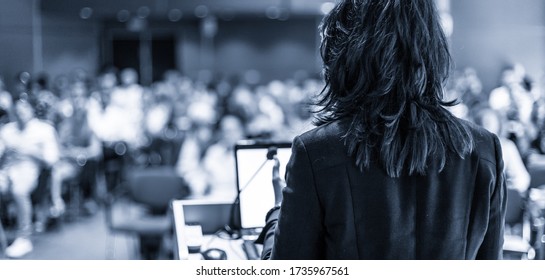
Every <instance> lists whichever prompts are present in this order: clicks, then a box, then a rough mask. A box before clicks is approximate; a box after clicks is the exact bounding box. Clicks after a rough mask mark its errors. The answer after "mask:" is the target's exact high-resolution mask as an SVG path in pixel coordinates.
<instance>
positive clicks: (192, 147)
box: [176, 102, 216, 197]
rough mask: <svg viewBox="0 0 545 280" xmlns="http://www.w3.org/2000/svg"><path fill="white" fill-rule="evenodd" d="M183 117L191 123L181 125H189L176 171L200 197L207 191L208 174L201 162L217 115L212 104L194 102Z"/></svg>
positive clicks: (196, 195)
mask: <svg viewBox="0 0 545 280" xmlns="http://www.w3.org/2000/svg"><path fill="white" fill-rule="evenodd" d="M181 119H182V118H181ZM183 119H184V121H183V122H188V123H190V124H189V125H181V126H187V128H186V129H185V131H186V132H185V137H184V140H183V143H182V146H181V148H180V152H179V154H178V160H177V162H176V172H177V173H178V175H180V176H181V177H183V178H184V179H185V180H186V182H187V183H188V185H189V187H190V189H191V195H192V196H194V197H199V196H203V195H205V193H206V192H207V189H206V174H205V173H204V170H203V169H202V167H201V163H202V159H203V157H204V154H205V153H206V150H207V149H208V147H209V146H210V143H211V141H212V135H213V123H214V122H215V120H216V115H215V111H214V108H213V107H212V106H211V105H210V104H208V103H206V102H193V103H191V105H189V108H188V112H187V117H184V118H183ZM179 122H180V123H181V122H182V121H179ZM179 126H180V125H179Z"/></svg>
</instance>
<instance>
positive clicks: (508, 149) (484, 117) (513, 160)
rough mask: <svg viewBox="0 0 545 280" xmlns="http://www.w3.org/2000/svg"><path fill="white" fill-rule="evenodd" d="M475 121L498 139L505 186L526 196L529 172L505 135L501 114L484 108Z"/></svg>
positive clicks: (515, 148)
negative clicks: (502, 161)
mask: <svg viewBox="0 0 545 280" xmlns="http://www.w3.org/2000/svg"><path fill="white" fill-rule="evenodd" d="M475 121H476V122H477V124H479V125H481V126H483V127H484V128H486V129H487V130H488V131H490V132H492V133H494V134H496V135H497V136H498V138H499V140H500V143H501V148H502V155H503V160H504V170H505V175H506V179H507V180H506V184H507V188H511V189H515V190H517V191H518V192H519V193H520V194H521V195H522V196H523V197H526V192H527V190H528V188H529V186H530V174H529V173H528V170H527V169H526V166H525V165H524V162H523V161H522V158H521V155H520V153H519V150H518V149H517V146H516V145H515V143H514V142H513V141H511V140H509V139H508V138H507V137H505V131H504V129H503V127H502V123H505V121H506V120H502V119H501V115H500V114H498V113H497V112H496V111H494V110H492V109H489V108H486V109H482V110H481V111H480V112H479V113H478V114H477V116H476V118H475Z"/></svg>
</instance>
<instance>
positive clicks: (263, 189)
mask: <svg viewBox="0 0 545 280" xmlns="http://www.w3.org/2000/svg"><path fill="white" fill-rule="evenodd" d="M272 151H275V152H276V155H277V157H278V159H279V160H280V177H281V178H284V177H285V173H286V164H287V163H288V161H289V159H290V156H291V143H289V142H256V141H242V142H238V143H237V144H236V145H235V149H234V152H235V163H236V178H237V191H238V201H239V209H238V210H239V211H238V214H237V215H238V222H239V226H240V232H241V235H242V237H243V238H245V239H255V238H257V236H258V235H259V233H260V232H261V230H262V229H263V227H264V226H265V216H266V214H267V212H268V211H269V210H270V209H271V208H272V207H274V190H273V186H272V170H273V166H274V161H273V160H270V159H268V156H267V154H268V153H271V152H272Z"/></svg>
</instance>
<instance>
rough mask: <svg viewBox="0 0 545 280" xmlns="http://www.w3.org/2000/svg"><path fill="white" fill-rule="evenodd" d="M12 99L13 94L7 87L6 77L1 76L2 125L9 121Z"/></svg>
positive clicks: (0, 104)
mask: <svg viewBox="0 0 545 280" xmlns="http://www.w3.org/2000/svg"><path fill="white" fill-rule="evenodd" d="M12 99H13V98H12V97H11V94H10V93H9V92H8V91H6V89H5V83H4V78H3V77H2V76H0V125H2V124H5V123H8V122H9V119H10V114H11V108H12V105H13V104H12V102H13V100H12Z"/></svg>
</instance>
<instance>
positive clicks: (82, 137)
mask: <svg viewBox="0 0 545 280" xmlns="http://www.w3.org/2000/svg"><path fill="white" fill-rule="evenodd" d="M70 93H71V96H70V99H69V104H68V107H67V109H66V110H64V111H66V112H65V114H66V115H65V116H63V117H64V119H63V120H62V121H61V122H60V123H59V125H58V132H59V140H60V145H61V148H62V150H61V159H60V160H59V161H58V162H57V163H55V165H54V166H53V169H52V174H51V198H52V201H53V206H52V207H51V214H52V216H54V217H58V216H60V215H61V214H62V213H64V210H65V205H64V200H63V198H62V184H63V182H65V181H66V180H68V179H73V178H75V177H76V176H78V175H79V174H80V172H81V170H82V168H83V167H84V166H85V165H86V163H87V162H88V161H90V160H96V159H98V158H99V157H100V155H101V154H102V147H101V144H100V141H99V140H98V138H97V137H96V136H95V134H94V133H93V132H92V131H91V128H90V127H89V123H88V122H87V101H88V98H87V93H88V91H87V87H86V85H85V83H84V82H82V81H78V82H75V83H74V84H73V85H72V86H71V92H70ZM90 192H92V191H90Z"/></svg>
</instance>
